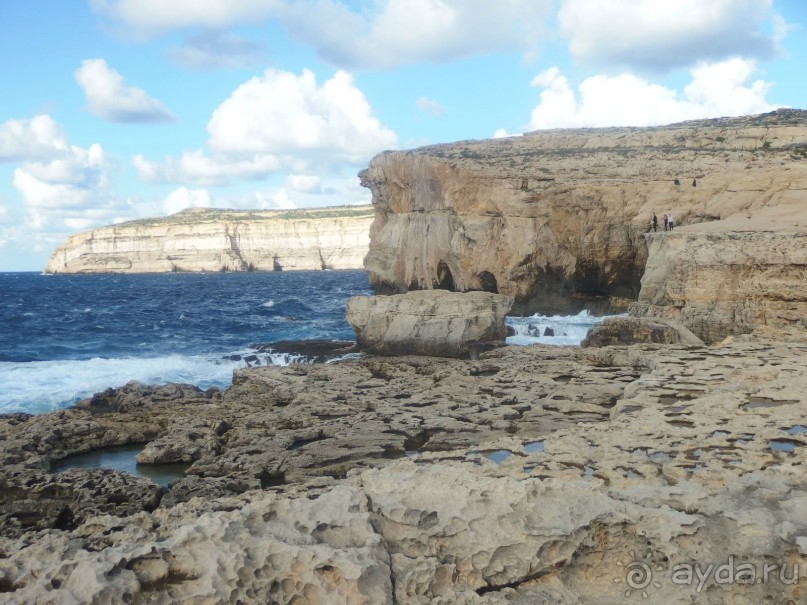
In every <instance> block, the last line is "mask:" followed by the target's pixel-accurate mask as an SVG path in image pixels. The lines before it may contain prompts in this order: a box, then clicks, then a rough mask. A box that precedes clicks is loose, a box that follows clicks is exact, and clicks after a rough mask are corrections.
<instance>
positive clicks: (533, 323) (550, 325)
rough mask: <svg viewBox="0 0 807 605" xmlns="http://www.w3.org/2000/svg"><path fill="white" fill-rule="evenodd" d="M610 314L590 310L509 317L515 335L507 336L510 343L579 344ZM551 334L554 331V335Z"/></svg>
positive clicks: (509, 323)
mask: <svg viewBox="0 0 807 605" xmlns="http://www.w3.org/2000/svg"><path fill="white" fill-rule="evenodd" d="M606 317H608V316H601V317H595V316H593V315H591V314H590V313H589V312H588V311H581V312H580V313H578V314H577V315H551V316H546V315H533V316H531V317H508V318H507V319H506V322H507V325H508V326H509V327H511V328H513V330H515V332H516V333H515V335H513V336H508V337H507V344H509V345H531V344H538V343H540V344H550V345H579V344H580V342H581V341H582V340H583V339H584V338H585V337H586V334H587V333H588V331H589V329H590V328H592V327H593V326H594V325H596V324H597V323H599V322H601V321H602V320H603V319H605V318H606ZM611 317H613V316H611ZM547 330H548V331H549V334H552V333H553V332H554V335H551V336H549V335H547V336H544V334H546V333H547Z"/></svg>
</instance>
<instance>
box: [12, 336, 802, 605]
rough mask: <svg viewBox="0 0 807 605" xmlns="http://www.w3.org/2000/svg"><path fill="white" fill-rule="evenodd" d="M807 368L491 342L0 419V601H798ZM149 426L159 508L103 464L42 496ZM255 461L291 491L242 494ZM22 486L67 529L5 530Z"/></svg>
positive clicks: (755, 349) (740, 356) (121, 395)
mask: <svg viewBox="0 0 807 605" xmlns="http://www.w3.org/2000/svg"><path fill="white" fill-rule="evenodd" d="M805 363H807V348H805V346H804V345H797V344H793V343H785V344H776V343H763V342H739V341H738V342H734V343H726V344H724V345H722V346H719V347H689V348H683V347H680V346H665V347H661V346H659V345H635V346H632V347H605V348H597V349H572V348H556V349H553V348H545V347H538V346H536V347H529V348H516V347H506V348H503V349H497V350H495V351H491V352H489V353H485V354H483V355H482V358H481V359H480V360H477V361H463V360H451V359H438V358H430V359H429V358H423V357H418V358H415V357H411V358H383V359H374V358H368V359H363V360H359V361H354V362H345V363H343V364H341V365H338V366H333V365H322V366H306V367H303V366H296V367H289V368H285V369H281V368H259V369H250V370H243V371H241V372H240V373H239V375H238V376H237V380H236V384H235V385H234V386H233V387H232V388H231V389H228V390H227V391H225V392H222V393H207V394H203V393H199V392H194V391H191V390H186V391H185V392H184V394H181V393H180V391H177V390H173V391H172V390H170V389H169V390H159V389H156V390H154V389H147V388H144V387H136V386H130V387H127V388H126V389H123V390H120V391H110V392H108V393H106V394H104V395H99V396H98V397H97V398H95V399H94V400H92V401H88V402H87V403H85V404H83V405H82V406H81V407H80V409H76V410H66V411H63V412H55V413H51V414H48V415H42V416H37V417H24V416H18V417H14V418H9V417H3V418H0V431H2V433H0V434H1V435H2V453H3V461H2V462H3V464H2V466H0V473H3V481H4V484H3V489H2V491H0V494H2V496H3V498H4V501H3V503H2V509H0V510H2V514H3V516H2V527H3V533H4V536H5V537H2V538H0V552H1V553H2V556H1V557H0V591H2V593H3V594H2V597H3V599H4V600H7V601H8V602H20V603H22V602H26V603H27V602H41V603H75V602H86V603H112V602H132V603H141V602H142V603H145V602H149V603H175V602H211V603H212V602H238V601H241V602H295V601H301V602H316V601H317V600H319V602H328V603H404V604H410V603H411V604H421V603H422V604H425V603H444V604H448V603H452V604H454V603H467V604H475V605H476V604H487V605H492V604H501V605H504V604H512V603H541V602H547V603H555V604H558V605H566V604H568V605H572V604H576V605H581V604H582V605H586V604H592V605H594V604H596V605H611V604H614V605H616V604H620V605H621V604H623V603H626V602H628V603H629V602H650V603H664V604H665V605H666V604H671V605H679V604H680V605H683V604H689V603H693V602H695V603H714V604H717V603H763V602H772V603H787V602H793V603H798V602H801V601H803V600H804V596H805V591H806V590H807V588H806V586H807V585H806V584H805V582H807V541H805V535H807V522H805V517H804V515H803V514H801V511H802V510H803V507H804V502H805V501H806V500H807V481H805V478H804V472H803V468H804V464H805V463H807V460H805V455H806V454H805V451H806V447H807V440H805V439H804V435H805V434H807V428H806V427H804V426H803V424H804V414H803V410H804V406H805V405H807V399H805V393H807V377H805V375H804V372H803V371H802V370H803V368H804V365H805ZM152 429H153V430H152ZM138 431H139V432H138ZM145 435H148V437H146V438H148V439H151V440H152V441H151V446H153V447H151V446H149V447H146V449H145V450H144V451H152V452H157V451H158V450H161V451H163V452H167V451H170V449H171V448H172V447H175V446H176V444H177V443H187V444H193V443H196V444H199V448H198V451H199V457H198V459H197V462H195V463H194V465H193V466H192V467H191V468H190V469H189V471H188V472H189V473H190V474H191V475H190V476H189V478H188V479H182V480H179V481H177V482H175V483H173V484H172V485H171V489H170V491H168V492H165V494H164V495H163V497H162V499H161V500H160V502H159V506H158V507H157V508H156V509H153V510H150V509H148V508H143V510H140V511H139V512H133V511H132V510H131V508H130V503H127V502H126V501H124V500H122V499H121V497H120V495H119V496H118V497H117V498H118V499H117V508H116V507H115V502H107V501H105V500H103V497H104V493H106V492H101V491H93V490H94V485H95V484H94V483H93V481H94V479H93V478H94V477H95V476H96V475H95V474H97V472H98V471H86V470H84V471H82V470H75V471H70V472H68V473H65V474H64V475H62V476H61V477H56V478H52V479H51V481H52V484H51V485H52V487H51V488H50V489H46V487H47V482H46V477H47V473H46V470H47V466H48V464H49V460H51V459H53V458H54V457H56V456H62V455H64V454H65V453H67V452H71V451H75V450H77V449H81V448H83V447H85V445H83V444H84V443H85V442H86V443H89V444H101V443H107V442H110V441H115V442H119V441H121V440H126V439H130V438H131V439H134V438H138V439H143V438H144V436H145ZM88 437H90V438H89V439H88ZM149 448H151V449H149ZM409 448H411V450H410V452H409V454H410V456H409V457H404V456H402V454H403V452H404V450H405V449H409ZM385 450H386V451H387V453H386V455H385V454H384V451H385ZM393 455H394V456H395V457H399V458H400V459H399V460H397V461H394V460H391V459H390V458H391V457H392V456H393ZM270 464H277V465H279V466H280V467H281V469H285V470H286V471H287V473H286V476H285V479H284V481H283V484H282V485H274V484H273V483H271V482H267V483H266V484H265V485H264V487H263V489H261V488H260V485H256V482H257V483H258V484H259V483H260V477H257V476H254V475H256V474H260V473H261V471H262V470H263V469H265V468H267V465H270ZM14 469H18V471H15V470H14ZM337 469H339V470H337ZM15 473H17V474H15ZM94 473H95V474H94ZM109 474H111V475H116V474H120V473H115V472H112V471H110V472H109ZM329 475H330V476H329ZM250 476H252V479H250V481H252V482H253V483H250V482H249V481H242V478H248V477H250ZM189 482H192V484H194V485H195V486H196V488H195V489H196V491H193V490H191V489H190V487H189V486H190V485H191V483H189ZM277 483H280V482H279V481H278V482H277ZM37 484H39V485H41V486H42V488H41V489H39V491H37V496H38V497H39V498H43V499H47V498H50V499H52V500H56V499H62V501H63V505H64V506H66V507H70V508H71V509H72V510H74V511H75V513H76V514H75V516H74V517H73V519H72V520H71V523H70V524H65V523H61V524H59V525H44V526H43V525H28V526H24V525H21V524H20V522H21V521H22V520H24V519H25V518H26V517H25V515H24V510H25V509H24V506H23V505H19V504H18V503H19V502H24V501H25V498H26V494H28V493H31V491H32V490H34V489H35V486H36V485H37ZM239 485H240V486H239ZM57 486H58V488H57ZM138 489H140V488H139V486H134V485H133V486H132V490H133V492H134V491H135V490H138ZM71 490H72V491H71ZM175 492H176V493H175ZM192 495H198V496H201V497H196V498H193V497H191V498H189V496H192ZM102 505H103V506H102ZM15 507H16V509H15ZM93 507H95V508H93ZM15 510H16V511H17V512H16V513H13V514H12V511H15ZM127 515H128V516H127ZM687 570H688V571H689V574H688V575H687ZM719 570H722V571H719ZM698 574H701V575H702V576H703V577H701V576H699V575H698ZM727 578H728V579H727Z"/></svg>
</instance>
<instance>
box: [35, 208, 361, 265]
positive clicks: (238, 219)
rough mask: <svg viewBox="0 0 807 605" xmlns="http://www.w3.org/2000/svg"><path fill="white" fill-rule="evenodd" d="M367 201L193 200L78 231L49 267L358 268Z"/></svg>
mask: <svg viewBox="0 0 807 605" xmlns="http://www.w3.org/2000/svg"><path fill="white" fill-rule="evenodd" d="M372 220H373V211H372V209H371V208H370V207H368V206H353V207H350V206H348V207H340V208H322V209H315V210H292V211H252V210H210V209H204V208H194V209H190V210H184V211H182V212H180V213H178V214H174V215H172V216H168V217H165V218H156V219H145V220H137V221H130V222H128V223H121V224H119V225H111V226H109V227H102V228H100V229H93V230H92V231H87V232H84V233H77V234H75V235H72V236H70V237H69V238H67V240H66V241H65V242H64V243H63V244H62V245H61V246H60V247H59V248H58V249H57V250H56V251H54V253H53V254H52V255H51V258H50V260H49V261H48V265H47V267H46V268H45V272H46V273H167V272H172V271H294V270H319V269H361V268H362V262H363V260H364V256H365V255H366V254H367V248H368V245H369V230H370V224H371V222H372Z"/></svg>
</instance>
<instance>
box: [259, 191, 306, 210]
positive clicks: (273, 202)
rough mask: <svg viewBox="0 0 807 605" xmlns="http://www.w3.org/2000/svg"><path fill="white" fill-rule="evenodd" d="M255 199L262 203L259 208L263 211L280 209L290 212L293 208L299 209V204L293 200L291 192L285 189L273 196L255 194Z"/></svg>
mask: <svg viewBox="0 0 807 605" xmlns="http://www.w3.org/2000/svg"><path fill="white" fill-rule="evenodd" d="M255 197H256V199H257V200H258V202H259V203H260V206H259V208H262V209H270V208H278V209H281V210H290V209H291V208H296V207H297V204H296V203H295V202H294V200H293V199H292V198H291V196H290V195H289V192H288V191H286V190H285V189H280V190H279V191H278V192H277V193H275V194H273V195H271V196H267V195H265V194H262V193H257V194H255Z"/></svg>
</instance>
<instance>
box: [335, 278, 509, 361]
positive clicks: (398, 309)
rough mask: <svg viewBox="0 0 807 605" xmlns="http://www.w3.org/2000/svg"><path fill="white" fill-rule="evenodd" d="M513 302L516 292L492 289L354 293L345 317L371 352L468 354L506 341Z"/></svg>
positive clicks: (455, 355) (359, 340)
mask: <svg viewBox="0 0 807 605" xmlns="http://www.w3.org/2000/svg"><path fill="white" fill-rule="evenodd" d="M512 304H513V299H512V298H511V297H509V296H503V295H501V294H490V293H488V292H466V293H458V292H446V291H445V290H432V291H422V292H409V293H407V294H396V295H392V296H354V297H352V298H350V300H348V302H347V311H346V317H347V321H348V323H350V325H351V326H352V327H353V330H354V331H355V332H356V341H357V343H358V345H359V348H360V349H361V350H363V351H367V352H369V353H375V354H380V355H438V356H441V357H468V356H469V355H470V356H473V355H476V354H478V352H479V350H484V348H491V347H496V346H504V341H505V339H506V338H507V329H506V327H505V323H504V317H505V315H506V314H507V312H508V311H509V310H510V307H511V306H512Z"/></svg>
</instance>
